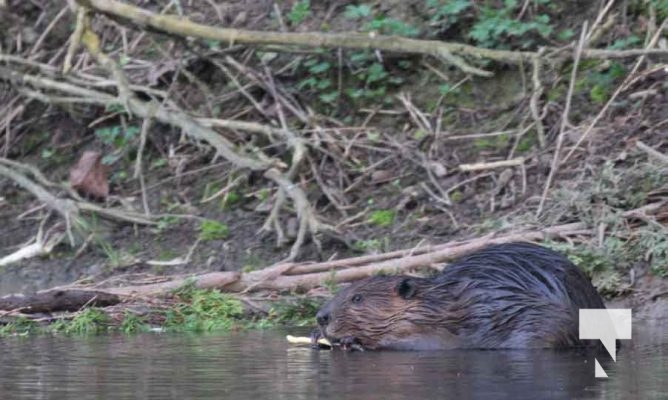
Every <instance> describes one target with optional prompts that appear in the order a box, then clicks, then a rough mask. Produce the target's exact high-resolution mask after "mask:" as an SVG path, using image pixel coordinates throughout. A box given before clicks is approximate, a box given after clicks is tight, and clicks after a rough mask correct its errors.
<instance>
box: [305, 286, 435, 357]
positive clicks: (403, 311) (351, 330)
mask: <svg viewBox="0 0 668 400" xmlns="http://www.w3.org/2000/svg"><path fill="white" fill-rule="evenodd" d="M433 289H434V287H433V284H429V280H427V279H421V278H412V277H407V276H378V277H372V278H368V279H365V280H362V281H359V282H356V283H353V284H351V285H350V286H348V287H346V288H345V289H343V290H341V291H340V292H339V293H337V294H336V296H334V298H332V299H331V300H330V301H329V302H327V303H326V304H325V305H324V306H323V307H322V308H321V309H320V311H318V313H317V315H316V319H317V321H318V325H319V327H320V331H321V333H322V335H323V336H325V337H326V338H327V339H329V340H330V341H331V342H332V343H335V344H340V345H341V346H342V347H343V348H344V349H350V348H351V346H352V347H355V346H361V347H362V348H365V349H378V348H429V347H443V345H442V343H440V341H442V340H444V339H446V337H447V336H448V334H447V332H445V331H446V330H445V328H444V326H443V324H442V322H443V321H442V320H443V315H444V312H443V311H444V308H443V303H442V300H443V299H444V297H443V296H436V297H434V296H432V295H431V294H430V292H432V291H433ZM436 341H439V343H438V346H436V344H437V343H436Z"/></svg>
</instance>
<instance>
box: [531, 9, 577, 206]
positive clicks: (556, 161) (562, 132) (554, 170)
mask: <svg viewBox="0 0 668 400" xmlns="http://www.w3.org/2000/svg"><path fill="white" fill-rule="evenodd" d="M586 34H587V21H585V22H584V24H583V25H582V32H581V33H580V41H579V42H578V47H577V48H576V49H575V57H574V61H573V71H572V72H571V81H570V84H569V85H568V93H567V95H566V105H565V106H564V112H563V114H562V115H561V127H560V128H559V136H558V137H557V146H556V148H555V149H554V156H553V157H552V165H551V167H550V174H549V175H548V177H547V181H546V182H545V187H544V188H543V195H542V196H541V198H540V203H539V204H538V209H537V210H536V217H538V216H539V215H540V213H541V212H542V211H543V206H544V205H545V199H546V198H547V193H548V191H549V190H550V186H551V185H552V180H553V179H554V175H555V174H556V173H557V169H558V168H559V153H560V152H561V146H562V145H563V143H564V135H565V132H566V126H568V113H569V112H570V109H571V99H572V97H573V90H574V89H575V78H576V77H577V73H578V65H579V63H580V56H581V54H582V49H583V48H584V46H585V43H586Z"/></svg>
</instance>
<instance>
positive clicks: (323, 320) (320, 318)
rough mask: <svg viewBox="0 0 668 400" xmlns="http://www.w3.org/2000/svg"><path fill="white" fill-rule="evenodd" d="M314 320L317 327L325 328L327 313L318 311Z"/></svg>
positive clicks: (327, 321) (327, 320)
mask: <svg viewBox="0 0 668 400" xmlns="http://www.w3.org/2000/svg"><path fill="white" fill-rule="evenodd" d="M315 319H316V321H318V325H320V326H327V324H329V313H328V312H327V311H325V310H320V311H318V313H317V314H316V315H315Z"/></svg>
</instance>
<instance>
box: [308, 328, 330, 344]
mask: <svg viewBox="0 0 668 400" xmlns="http://www.w3.org/2000/svg"><path fill="white" fill-rule="evenodd" d="M309 336H310V337H311V348H313V349H324V348H328V346H327V345H325V344H322V343H318V342H319V341H320V339H326V338H325V335H323V334H322V330H321V329H320V328H313V330H312V331H311V334H310V335H309Z"/></svg>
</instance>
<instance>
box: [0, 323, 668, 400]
mask: <svg viewBox="0 0 668 400" xmlns="http://www.w3.org/2000/svg"><path fill="white" fill-rule="evenodd" d="M637 325H638V324H636V326H635V329H634V339H633V341H631V343H629V342H628V341H626V343H625V347H624V348H622V349H621V350H620V352H618V356H617V357H618V359H617V362H616V363H613V362H612V361H611V360H610V357H609V356H607V354H598V355H596V356H597V358H598V359H599V360H600V361H601V363H602V365H603V367H604V368H605V370H606V372H607V373H608V375H609V377H610V378H609V379H607V380H602V379H596V378H594V364H593V357H594V355H593V354H585V353H582V352H571V351H569V352H553V351H449V352H445V351H444V352H377V353H374V352H364V353H356V352H354V353H343V352H340V351H314V350H311V349H309V348H297V347H291V346H289V345H288V344H287V342H286V341H285V336H284V332H240V333H229V334H219V335H205V336H198V335H176V334H146V335H138V336H123V335H116V336H101V337H92V338H64V337H35V338H11V339H3V340H0V346H1V349H2V362H1V363H0V399H77V400H78V399H107V398H114V399H125V398H127V399H148V398H151V399H235V398H251V399H253V400H260V399H314V398H325V399H330V398H331V399H383V400H390V399H405V398H416V399H433V398H438V399H469V398H470V399H489V398H494V399H506V398H507V399H589V398H592V399H652V398H667V397H666V396H668V395H667V393H668V368H667V367H668V366H667V364H668V325H654V326H640V327H639V326H637Z"/></svg>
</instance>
